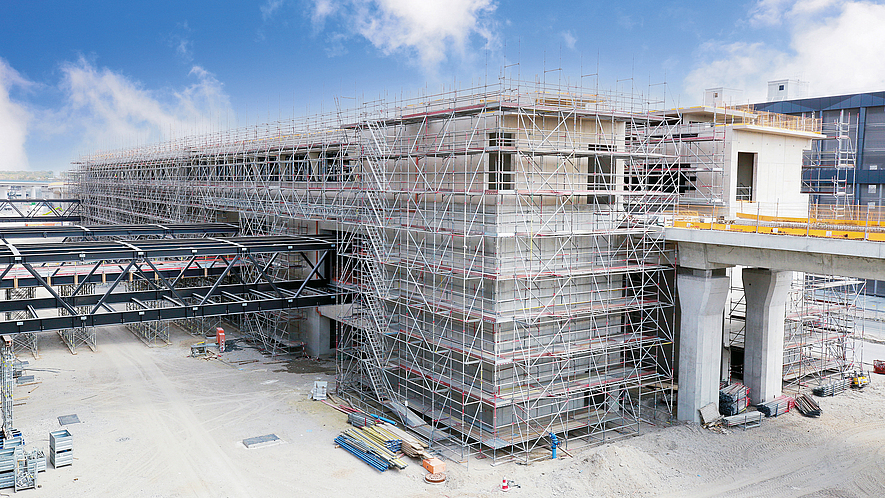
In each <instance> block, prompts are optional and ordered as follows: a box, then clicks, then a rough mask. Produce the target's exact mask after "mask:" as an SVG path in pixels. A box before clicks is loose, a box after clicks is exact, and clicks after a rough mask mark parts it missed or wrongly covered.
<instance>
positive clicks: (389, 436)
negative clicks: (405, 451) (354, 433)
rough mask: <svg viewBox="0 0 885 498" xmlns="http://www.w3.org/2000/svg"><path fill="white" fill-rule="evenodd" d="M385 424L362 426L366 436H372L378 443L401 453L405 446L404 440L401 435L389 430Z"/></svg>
mask: <svg viewBox="0 0 885 498" xmlns="http://www.w3.org/2000/svg"><path fill="white" fill-rule="evenodd" d="M385 425H388V424H383V425H374V426H367V427H363V428H362V432H363V434H364V435H365V436H367V437H369V438H371V439H372V440H373V441H375V442H376V443H377V444H380V445H381V446H383V447H385V448H387V449H388V450H390V451H393V452H396V453H399V452H401V451H402V448H403V440H402V439H400V437H399V436H397V435H396V434H393V433H392V432H390V431H389V430H387V429H386V428H385V427H384V426H385Z"/></svg>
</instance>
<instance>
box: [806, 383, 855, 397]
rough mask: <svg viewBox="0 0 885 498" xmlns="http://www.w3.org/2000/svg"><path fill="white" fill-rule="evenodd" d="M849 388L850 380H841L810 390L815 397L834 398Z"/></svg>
mask: <svg viewBox="0 0 885 498" xmlns="http://www.w3.org/2000/svg"><path fill="white" fill-rule="evenodd" d="M849 387H851V379H841V380H837V381H835V382H830V383H829V384H824V385H822V386H820V387H815V388H814V389H812V390H811V392H813V393H814V395H815V396H835V395H837V394H839V393H841V392H842V391H844V390H846V389H848V388H849Z"/></svg>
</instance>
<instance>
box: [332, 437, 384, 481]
mask: <svg viewBox="0 0 885 498" xmlns="http://www.w3.org/2000/svg"><path fill="white" fill-rule="evenodd" d="M335 443H336V444H338V446H341V447H342V448H344V449H345V450H347V451H349V452H350V453H351V454H353V455H354V456H355V457H357V458H359V459H360V460H362V461H364V462H366V463H367V464H369V465H370V466H372V467H374V468H375V469H377V470H380V471H381V472H384V471H385V470H387V468H388V467H389V464H388V463H387V462H386V461H385V460H383V459H381V457H379V456H378V455H376V454H374V453H372V452H371V450H369V448H368V447H367V446H366V445H365V443H363V442H362V441H358V440H356V439H353V438H350V437H348V436H346V435H344V434H341V435H340V436H338V437H336V438H335Z"/></svg>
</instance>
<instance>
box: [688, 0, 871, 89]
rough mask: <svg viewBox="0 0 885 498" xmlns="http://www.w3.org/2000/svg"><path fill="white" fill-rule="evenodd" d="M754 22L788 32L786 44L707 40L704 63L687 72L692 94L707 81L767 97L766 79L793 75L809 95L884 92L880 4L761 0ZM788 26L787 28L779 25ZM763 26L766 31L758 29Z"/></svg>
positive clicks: (702, 55) (701, 52) (700, 55)
mask: <svg viewBox="0 0 885 498" xmlns="http://www.w3.org/2000/svg"><path fill="white" fill-rule="evenodd" d="M750 14H751V18H750V19H751V23H755V24H757V25H766V26H776V25H777V24H778V23H781V24H783V26H782V27H780V28H776V29H778V30H779V31H783V32H784V33H786V34H787V35H788V37H789V38H788V40H789V41H787V42H785V43H784V46H779V45H777V44H775V43H772V42H763V41H742V42H733V43H723V42H715V41H714V42H708V43H706V44H704V45H702V46H701V47H700V48H699V49H698V50H697V53H696V58H699V59H700V60H701V62H700V63H699V64H698V65H697V66H696V67H695V68H694V69H693V70H692V71H691V72H690V73H689V74H688V76H686V78H685V81H684V89H685V91H686V93H687V96H688V98H689V99H690V100H698V101H699V100H700V99H701V97H702V95H703V90H704V88H709V87H716V86H726V87H731V88H739V89H743V90H744V95H745V96H746V98H747V100H748V101H750V102H755V101H761V100H764V99H765V97H766V90H767V82H768V81H770V80H775V79H785V78H798V79H802V80H805V81H808V82H809V84H810V89H811V92H812V93H813V94H816V95H824V94H841V93H853V92H863V91H881V90H882V89H883V88H885V64H880V63H879V62H880V59H881V54H883V53H885V30H882V29H881V26H883V25H885V5H881V4H877V3H871V2H866V1H849V2H833V1H831V0H811V1H803V0H793V1H784V0H761V1H760V2H758V3H757V4H756V7H755V8H754V10H752V11H751V12H750ZM784 30H785V31H784ZM762 33H765V32H764V31H762Z"/></svg>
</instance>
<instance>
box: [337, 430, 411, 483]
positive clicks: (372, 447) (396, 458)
mask: <svg viewBox="0 0 885 498" xmlns="http://www.w3.org/2000/svg"><path fill="white" fill-rule="evenodd" d="M335 442H336V443H337V444H338V445H339V446H341V447H342V448H344V449H346V450H347V451H349V452H350V453H352V454H353V455H354V456H356V457H357V458H359V459H360V460H362V461H364V462H366V463H367V464H369V465H371V466H372V467H374V468H376V469H378V470H380V471H382V472H383V471H385V470H387V469H388V468H398V469H404V468H406V467H407V465H408V464H406V462H404V461H403V460H402V459H401V458H400V454H398V453H397V452H398V451H399V450H391V449H390V448H392V447H401V446H402V440H401V439H396V436H395V435H393V434H392V433H390V432H389V431H387V430H385V429H383V428H376V427H372V426H369V427H363V428H355V429H348V430H346V431H344V432H343V433H341V435H339V436H338V437H337V438H335Z"/></svg>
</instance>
